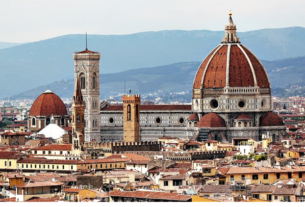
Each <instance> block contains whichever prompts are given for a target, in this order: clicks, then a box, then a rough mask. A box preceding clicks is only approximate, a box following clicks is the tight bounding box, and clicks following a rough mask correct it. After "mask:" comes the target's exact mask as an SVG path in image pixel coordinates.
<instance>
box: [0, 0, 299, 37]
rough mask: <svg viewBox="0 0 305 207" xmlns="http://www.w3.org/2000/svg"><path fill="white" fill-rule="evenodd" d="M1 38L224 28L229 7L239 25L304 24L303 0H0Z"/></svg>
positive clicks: (245, 27) (241, 28)
mask: <svg viewBox="0 0 305 207" xmlns="http://www.w3.org/2000/svg"><path fill="white" fill-rule="evenodd" d="M0 3H1V7H0V8H1V12H0V28H1V30H0V31H1V32H0V41H1V42H31V41H39V40H43V39H48V38H52V37H56V36H61V35H66V34H84V33H85V32H86V31H87V32H88V34H131V33H137V32H144V31H160V30H176V29H179V30H204V29H206V30H213V31H219V30H223V29H224V25H225V24H226V22H227V19H228V13H229V11H230V9H231V10H232V12H233V20H234V22H235V24H236V25H237V29H238V31H250V30H257V29H263V28H282V27H291V26H301V27H305V0H289V1H288V0H0Z"/></svg>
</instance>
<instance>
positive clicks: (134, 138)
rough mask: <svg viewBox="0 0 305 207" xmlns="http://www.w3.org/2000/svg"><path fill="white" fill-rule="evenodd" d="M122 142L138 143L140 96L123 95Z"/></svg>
mask: <svg viewBox="0 0 305 207" xmlns="http://www.w3.org/2000/svg"><path fill="white" fill-rule="evenodd" d="M122 101H123V119H124V120H123V130H124V142H140V103H141V97H140V95H131V94H129V95H123V96H122Z"/></svg>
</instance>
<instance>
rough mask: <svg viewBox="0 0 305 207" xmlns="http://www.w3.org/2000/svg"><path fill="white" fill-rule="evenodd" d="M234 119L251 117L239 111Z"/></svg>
mask: <svg viewBox="0 0 305 207" xmlns="http://www.w3.org/2000/svg"><path fill="white" fill-rule="evenodd" d="M235 119H237V120H246V119H251V117H250V116H248V115H247V114H245V113H241V114H239V115H238V116H237V117H236V118H235Z"/></svg>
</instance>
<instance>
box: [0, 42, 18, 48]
mask: <svg viewBox="0 0 305 207" xmlns="http://www.w3.org/2000/svg"><path fill="white" fill-rule="evenodd" d="M18 45H22V43H12V42H0V50H1V49H5V48H9V47H14V46H18Z"/></svg>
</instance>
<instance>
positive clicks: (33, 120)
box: [32, 118, 36, 126]
mask: <svg viewBox="0 0 305 207" xmlns="http://www.w3.org/2000/svg"><path fill="white" fill-rule="evenodd" d="M32 125H33V126H35V125H36V119H35V118H32Z"/></svg>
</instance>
